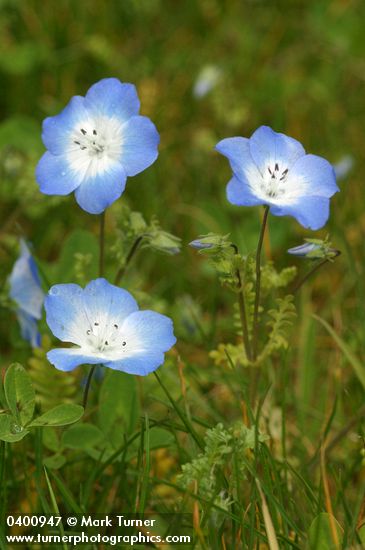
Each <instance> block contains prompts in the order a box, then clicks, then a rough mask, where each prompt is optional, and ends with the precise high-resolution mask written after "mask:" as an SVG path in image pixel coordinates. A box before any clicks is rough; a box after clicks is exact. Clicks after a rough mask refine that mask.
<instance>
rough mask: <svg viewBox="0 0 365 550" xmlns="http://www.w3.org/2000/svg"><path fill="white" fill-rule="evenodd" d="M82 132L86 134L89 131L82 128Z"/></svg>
mask: <svg viewBox="0 0 365 550" xmlns="http://www.w3.org/2000/svg"><path fill="white" fill-rule="evenodd" d="M81 132H82V133H83V134H84V136H85V135H86V134H87V131H86V130H84V129H83V128H81Z"/></svg>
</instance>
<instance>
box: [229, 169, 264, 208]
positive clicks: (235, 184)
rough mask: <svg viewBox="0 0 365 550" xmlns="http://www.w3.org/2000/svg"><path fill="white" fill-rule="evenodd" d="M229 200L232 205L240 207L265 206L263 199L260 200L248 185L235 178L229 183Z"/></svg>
mask: <svg viewBox="0 0 365 550" xmlns="http://www.w3.org/2000/svg"><path fill="white" fill-rule="evenodd" d="M227 199H228V200H229V202H230V203H232V204H236V205H238V206H256V205H258V204H264V201H263V200H262V199H259V198H258V197H256V196H255V195H254V194H253V193H252V192H251V188H250V186H249V185H248V183H245V182H243V181H242V180H241V179H238V178H236V177H235V176H233V178H232V179H231V180H230V181H229V182H228V185H227Z"/></svg>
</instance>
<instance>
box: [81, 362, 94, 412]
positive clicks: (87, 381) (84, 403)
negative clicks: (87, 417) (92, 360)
mask: <svg viewBox="0 0 365 550" xmlns="http://www.w3.org/2000/svg"><path fill="white" fill-rule="evenodd" d="M96 367H97V365H93V366H92V367H91V369H90V371H89V374H88V377H87V380H86V385H85V390H84V397H83V400H82V406H83V407H84V409H86V405H87V398H88V396H89V389H90V384H91V379H92V377H93V374H94V372H95V369H96Z"/></svg>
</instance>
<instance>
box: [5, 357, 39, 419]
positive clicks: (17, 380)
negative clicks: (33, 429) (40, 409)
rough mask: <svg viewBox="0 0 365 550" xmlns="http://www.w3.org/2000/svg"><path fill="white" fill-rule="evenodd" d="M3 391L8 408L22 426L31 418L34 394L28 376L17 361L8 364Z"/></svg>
mask: <svg viewBox="0 0 365 550" xmlns="http://www.w3.org/2000/svg"><path fill="white" fill-rule="evenodd" d="M4 391H5V397H6V402H7V405H8V407H9V410H10V411H11V413H12V414H13V415H14V417H15V418H16V419H17V420H18V422H19V424H21V425H22V426H24V425H25V424H27V423H28V422H30V420H32V418H33V413H34V405H35V394H34V389H33V386H32V384H31V381H30V377H29V375H28V373H27V372H26V370H25V369H24V367H22V366H21V365H19V364H18V363H14V364H13V365H10V367H9V368H8V369H7V371H6V374H5V380H4Z"/></svg>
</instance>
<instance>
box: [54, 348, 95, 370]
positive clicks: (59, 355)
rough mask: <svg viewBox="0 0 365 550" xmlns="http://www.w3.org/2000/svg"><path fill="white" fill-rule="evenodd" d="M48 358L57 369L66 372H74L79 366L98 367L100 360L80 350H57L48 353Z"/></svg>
mask: <svg viewBox="0 0 365 550" xmlns="http://www.w3.org/2000/svg"><path fill="white" fill-rule="evenodd" d="M47 358H48V361H49V362H50V363H52V365H53V366H54V367H56V369H58V370H62V371H65V372H68V371H71V370H74V369H75V368H76V367H78V366H79V365H98V364H100V358H99V357H96V356H95V355H92V354H90V355H88V354H87V352H85V351H83V350H82V349H80V348H56V349H51V351H49V352H48V353H47Z"/></svg>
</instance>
